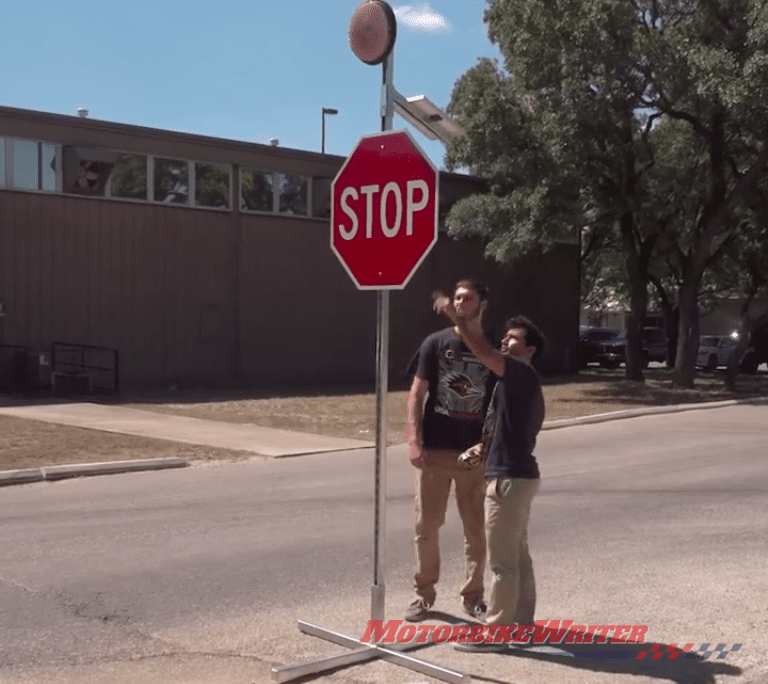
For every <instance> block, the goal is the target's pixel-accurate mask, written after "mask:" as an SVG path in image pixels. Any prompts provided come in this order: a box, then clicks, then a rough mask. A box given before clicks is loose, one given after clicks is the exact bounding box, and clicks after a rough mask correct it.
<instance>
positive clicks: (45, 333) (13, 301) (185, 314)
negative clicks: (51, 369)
mask: <svg viewBox="0 0 768 684" xmlns="http://www.w3.org/2000/svg"><path fill="white" fill-rule="evenodd" d="M0 221H2V229H1V230H0V267H1V268H2V273H1V274H0V299H2V301H3V304H4V306H5V316H4V318H2V319H0V321H2V322H0V343H2V344H18V345H23V346H26V347H28V348H30V349H32V350H40V351H45V350H50V347H51V344H52V343H53V342H54V341H58V342H68V343H73V344H88V345H96V346H103V347H109V348H115V349H118V350H119V355H120V366H121V382H122V383H123V384H124V385H125V384H128V385H131V384H143V383H157V382H166V383H174V382H178V381H180V380H181V381H185V380H186V381H204V382H214V383H229V382H233V381H236V380H240V381H252V382H261V383H268V384H282V383H289V384H304V383H311V382H329V381H335V382H350V381H359V380H370V379H372V378H373V377H374V375H375V345H376V294H375V292H370V291H362V292H361V291H358V290H357V289H356V288H355V287H354V285H353V284H352V282H351V280H350V278H349V277H348V275H347V273H346V272H345V271H344V269H343V268H342V266H341V264H340V263H339V262H338V260H337V259H336V257H335V255H334V254H333V253H332V252H331V250H330V247H329V236H328V227H327V223H326V222H324V221H314V220H301V219H295V218H293V219H292V218H287V217H279V216H252V215H246V214H237V213H229V212H226V213H225V212H215V211H204V210H203V211H201V210H196V209H186V208H180V207H164V206H156V205H145V204H139V203H127V202H126V203H123V202H115V201H104V200H101V201H99V200H92V199H85V198H78V197H69V196H62V195H45V194H37V193H24V192H0ZM574 250H575V246H569V245H561V246H558V247H557V248H555V249H554V250H553V251H552V252H550V253H547V254H543V255H538V256H533V257H527V258H526V259H523V260H519V261H518V262H516V263H513V264H511V265H509V266H507V267H500V266H498V265H496V264H494V263H493V262H491V261H490V260H487V259H485V258H483V256H482V247H481V245H480V244H478V243H475V242H468V241H458V240H454V239H451V238H449V237H447V236H444V235H441V237H440V240H439V241H438V244H437V245H436V246H435V248H434V249H433V251H432V252H431V254H430V255H429V256H428V257H427V259H426V260H425V261H424V262H423V263H422V265H421V267H420V269H419V270H418V271H417V273H416V274H415V275H414V277H413V278H412V279H411V282H410V283H409V284H408V286H407V287H406V288H405V289H404V290H402V291H392V292H391V293H390V300H391V308H390V370H391V374H392V379H393V380H394V381H399V380H402V379H403V377H404V372H405V369H406V368H407V365H408V362H409V360H410V359H411V357H412V355H413V353H414V352H415V350H416V349H417V347H418V344H419V342H420V341H421V340H422V339H423V337H425V336H426V335H427V334H429V333H430V332H433V331H434V330H437V329H439V328H440V327H442V326H443V325H444V321H442V320H440V319H439V318H438V317H437V316H435V315H434V314H433V313H432V312H431V310H430V301H431V292H432V291H433V290H434V289H438V288H440V289H444V290H446V291H450V289H451V288H452V287H453V285H454V283H455V282H456V281H457V280H458V279H460V278H463V277H475V278H479V279H481V280H483V281H485V282H486V283H487V284H488V285H489V286H490V292H491V296H490V306H489V309H488V315H487V317H486V327H487V330H488V331H489V332H490V333H491V334H492V335H493V336H494V337H495V338H496V339H498V336H499V333H500V330H501V327H502V324H503V321H504V320H506V318H507V317H508V316H510V315H513V314H515V313H524V314H527V315H529V316H530V317H531V318H533V319H534V320H535V321H536V322H537V323H538V324H540V325H541V327H542V328H543V329H544V331H545V333H546V335H547V337H548V338H549V340H550V348H549V350H548V353H547V355H545V357H544V358H543V360H542V364H541V367H542V370H543V371H544V372H545V373H566V372H571V371H573V370H574V369H573V359H574V358H575V357H574V356H573V354H574V351H573V341H574V340H575V331H576V329H577V325H578V321H577V316H578V309H577V307H576V294H575V292H576V291H575V289H574V288H575V287H576V285H577V282H578V277H577V272H576V266H575V264H576V258H575V252H574ZM569 297H571V298H572V299H573V302H572V303H571V302H569V301H568V299H569Z"/></svg>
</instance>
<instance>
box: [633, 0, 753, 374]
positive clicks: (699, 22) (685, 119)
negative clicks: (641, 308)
mask: <svg viewBox="0 0 768 684" xmlns="http://www.w3.org/2000/svg"><path fill="white" fill-rule="evenodd" d="M638 9H641V12H640V13H639V15H638V16H639V17H640V18H641V30H640V31H639V34H638V36H639V41H638V45H639V48H640V54H642V55H643V56H644V60H642V61H640V62H639V63H638V67H639V69H640V70H641V73H642V74H643V75H644V77H645V78H646V80H647V84H648V89H647V92H646V96H645V97H644V98H643V103H642V104H643V106H644V107H647V108H649V109H650V110H652V111H654V112H655V113H657V114H658V115H659V116H663V117H664V118H665V119H668V120H672V121H677V122H681V123H682V124H684V126H685V127H687V129H688V133H689V134H690V135H691V136H693V137H694V138H696V140H697V141H698V146H699V147H700V148H702V151H703V156H704V158H705V160H706V173H705V176H704V179H703V183H702V184H701V185H700V186H699V187H698V189H699V190H703V192H701V194H700V196H699V198H698V200H699V204H698V206H697V207H696V208H695V209H693V210H692V209H689V211H687V212H685V214H684V219H685V220H687V225H678V226H677V236H678V237H685V240H684V242H678V243H677V250H678V253H679V256H680V265H681V270H682V273H681V276H682V277H681V281H680V286H679V290H678V306H679V311H680V321H679V327H678V346H677V359H676V362H675V377H674V382H675V385H676V386H679V387H692V386H693V377H694V369H695V354H696V350H697V347H698V306H697V305H698V298H699V294H700V289H701V284H702V278H703V277H704V274H705V271H706V269H707V268H708V267H709V266H710V265H711V264H712V261H713V257H715V256H716V254H717V252H718V250H719V249H720V247H721V246H722V245H723V244H724V243H725V241H726V240H727V239H728V238H729V237H730V236H731V235H733V231H734V229H735V226H736V225H737V222H736V221H733V220H730V219H731V217H732V214H733V212H734V211H735V209H736V208H737V206H738V203H739V202H741V201H743V200H744V199H745V198H747V197H748V196H749V195H750V194H751V193H752V192H753V191H754V187H755V184H756V182H757V180H758V178H759V177H760V175H761V174H763V173H764V171H765V166H766V161H768V146H766V144H765V141H766V139H767V136H766V131H768V128H766V126H765V124H764V121H765V116H766V114H767V113H768V108H767V105H768V103H767V102H766V95H767V94H768V55H767V54H766V48H767V47H768V6H767V5H766V4H765V3H764V2H761V1H758V0H719V1H718V0H706V1H700V2H690V1H687V0H678V1H673V2H666V3H658V2H649V3H638ZM696 168H697V169H698V170H701V168H702V167H701V166H700V165H699V164H697V165H696ZM684 200H685V197H684V194H675V196H674V201H675V203H676V205H677V204H678V203H680V202H684ZM667 225H672V226H674V222H673V223H671V224H667Z"/></svg>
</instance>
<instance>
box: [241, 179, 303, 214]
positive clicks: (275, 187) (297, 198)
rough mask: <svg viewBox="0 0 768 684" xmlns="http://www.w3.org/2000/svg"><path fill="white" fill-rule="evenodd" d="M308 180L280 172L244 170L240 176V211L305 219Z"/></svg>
mask: <svg viewBox="0 0 768 684" xmlns="http://www.w3.org/2000/svg"><path fill="white" fill-rule="evenodd" d="M309 188H310V183H309V178H307V177H305V176H297V175H295V174H293V173H287V172H281V171H266V170H263V169H248V168H244V169H243V170H242V172H241V180H240V197H241V204H240V206H241V208H242V209H244V210H246V211H276V212H279V213H281V214H293V215H294V216H308V215H309V193H310V190H309Z"/></svg>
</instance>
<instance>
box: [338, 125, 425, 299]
mask: <svg viewBox="0 0 768 684" xmlns="http://www.w3.org/2000/svg"><path fill="white" fill-rule="evenodd" d="M331 193H332V196H333V203H332V204H331V249H333V251H334V252H335V253H336V256H337V257H339V260H340V261H341V263H342V264H344V268H346V269H347V273H349V275H350V276H351V277H352V280H353V281H354V282H355V284H356V285H357V287H358V288H359V289H361V290H370V289H376V290H383V289H402V288H404V287H405V286H406V284H407V283H408V280H409V279H410V278H411V276H412V275H413V273H414V272H415V271H416V269H417V268H418V266H419V264H420V263H421V261H422V260H423V259H424V257H426V256H427V254H428V253H429V250H430V249H432V246H433V245H434V244H435V242H437V206H438V201H437V193H438V174H437V170H436V169H435V167H434V166H433V165H432V162H431V161H430V160H429V158H428V157H427V156H426V155H425V154H424V153H423V152H422V151H421V149H420V148H419V146H418V145H417V144H416V143H415V142H414V140H413V139H412V138H411V136H410V135H409V134H408V132H407V131H388V132H386V133H377V134H375V135H366V136H363V137H362V138H360V141H359V142H358V143H357V146H356V147H355V149H354V150H352V154H350V155H349V157H347V160H346V161H345V162H344V166H342V167H341V170H340V171H339V173H338V175H337V176H336V178H335V179H334V181H333V184H332V185H331Z"/></svg>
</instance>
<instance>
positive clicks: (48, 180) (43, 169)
mask: <svg viewBox="0 0 768 684" xmlns="http://www.w3.org/2000/svg"><path fill="white" fill-rule="evenodd" d="M40 190H47V191H48V192H55V191H56V145H53V144H52V143H46V142H42V143H40Z"/></svg>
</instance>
